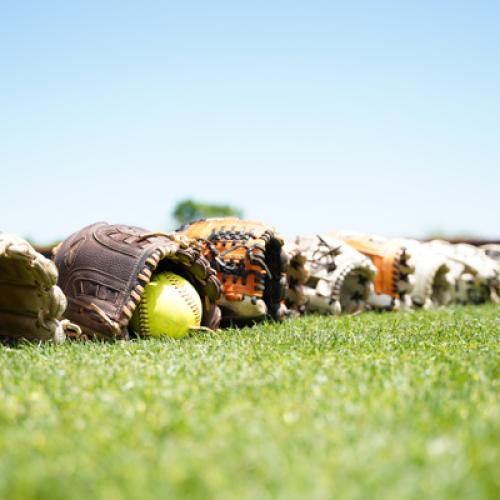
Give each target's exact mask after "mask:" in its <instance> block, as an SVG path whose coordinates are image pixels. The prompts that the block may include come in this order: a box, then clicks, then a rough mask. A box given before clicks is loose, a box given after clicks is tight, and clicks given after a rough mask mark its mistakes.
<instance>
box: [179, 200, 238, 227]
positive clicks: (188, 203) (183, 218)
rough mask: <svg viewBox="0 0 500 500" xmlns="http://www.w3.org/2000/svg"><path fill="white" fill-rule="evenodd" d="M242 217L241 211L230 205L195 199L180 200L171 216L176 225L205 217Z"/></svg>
mask: <svg viewBox="0 0 500 500" xmlns="http://www.w3.org/2000/svg"><path fill="white" fill-rule="evenodd" d="M228 216H235V217H242V216H243V212H242V211H241V210H240V209H239V208H235V207H232V206H231V205H215V204H211V203H201V202H198V201H195V200H182V201H180V202H179V203H177V205H176V206H175V207H174V210H173V212H172V217H173V218H174V219H175V221H176V223H177V224H178V225H182V224H186V223H187V222H191V221H193V220H197V219H205V218H207V217H228Z"/></svg>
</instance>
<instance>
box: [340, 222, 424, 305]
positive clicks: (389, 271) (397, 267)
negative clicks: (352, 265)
mask: <svg viewBox="0 0 500 500" xmlns="http://www.w3.org/2000/svg"><path fill="white" fill-rule="evenodd" d="M331 236H333V237H334V238H338V239H340V240H342V241H344V242H346V243H348V244H349V245H351V246H352V247H353V248H355V249H356V250H358V251H359V252H361V253H362V254H363V255H365V256H367V257H369V258H370V259H371V261H372V263H373V264H374V265H375V267H376V268H377V274H376V275H375V279H374V289H375V292H374V293H373V294H372V295H371V296H370V298H369V299H368V304H369V305H370V306H371V307H373V308H376V309H398V308H399V307H401V306H408V305H410V303H411V299H410V293H411V291H412V289H413V277H412V274H413V271H414V269H413V267H412V266H411V264H410V262H409V260H410V257H411V255H410V253H409V252H408V250H407V248H406V247H405V246H403V245H400V244H399V243H397V242H394V241H391V240H388V239H385V238H382V237H380V236H374V235H369V234H362V233H348V232H343V231H336V232H333V233H331Z"/></svg>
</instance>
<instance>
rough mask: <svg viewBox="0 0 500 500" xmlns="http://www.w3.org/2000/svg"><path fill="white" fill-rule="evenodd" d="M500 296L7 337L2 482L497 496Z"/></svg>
mask: <svg viewBox="0 0 500 500" xmlns="http://www.w3.org/2000/svg"><path fill="white" fill-rule="evenodd" d="M499 334H500V314H499V309H498V308H495V307H493V306H482V307H462V308H452V309H448V310H445V311H432V312H414V313H387V314H364V315H360V316H357V317H342V318H338V319H335V318H328V317H309V318H306V319H297V320H293V321H288V322H285V323H284V324H281V325H274V324H266V325H262V326H259V327H254V328H246V329H242V330H226V331H223V332H221V333H220V334H205V333H204V334H201V335H199V336H196V337H192V338H189V339H185V340H183V341H157V340H143V341H137V342H130V343H116V344H95V343H75V342H74V343H68V344H65V345H63V346H60V347H54V346H33V345H22V346H20V347H16V348H12V347H10V348H8V347H0V498H2V499H23V500H24V499H31V498H51V499H52V498H56V499H57V498H61V499H63V498H64V499H66V498H92V497H98V498H106V499H115V498H122V497H126V498H150V497H167V496H169V497H184V498H217V499H234V498H240V499H241V498H258V499H265V498H287V499H289V498H332V497H340V498H367V497H369V498H423V497H432V498H495V497H496V498H498V495H499V492H500V407H499V373H500V356H499V353H500V349H499V337H500V335H499Z"/></svg>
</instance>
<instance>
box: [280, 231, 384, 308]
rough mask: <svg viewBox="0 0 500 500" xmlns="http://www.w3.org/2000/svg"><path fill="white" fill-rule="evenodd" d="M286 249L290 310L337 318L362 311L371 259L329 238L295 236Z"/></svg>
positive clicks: (371, 270)
mask: <svg viewBox="0 0 500 500" xmlns="http://www.w3.org/2000/svg"><path fill="white" fill-rule="evenodd" d="M285 248H286V251H287V253H288V256H289V259H290V266H289V269H288V273H287V279H288V288H287V302H286V303H287V306H288V307H289V308H290V309H292V310H297V311H299V312H320V313H323V314H340V313H341V312H344V313H356V312H360V311H362V310H363V309H364V308H365V305H366V302H367V300H368V297H369V296H370V294H371V292H372V291H373V279H374V277H375V272H376V269H375V266H374V265H373V264H372V263H371V261H370V259H368V258H367V257H365V256H364V255H363V254H361V253H360V252H358V251H356V250H354V248H352V247H350V246H349V245H347V244H345V243H344V242H342V241H339V240H336V239H334V238H332V237H330V236H328V235H316V236H298V237H297V238H296V240H295V241H294V242H293V243H292V242H290V243H287V245H286V246H285Z"/></svg>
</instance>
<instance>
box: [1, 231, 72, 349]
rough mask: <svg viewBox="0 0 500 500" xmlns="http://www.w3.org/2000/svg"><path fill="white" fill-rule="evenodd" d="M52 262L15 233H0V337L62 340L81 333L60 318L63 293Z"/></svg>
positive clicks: (8, 338)
mask: <svg viewBox="0 0 500 500" xmlns="http://www.w3.org/2000/svg"><path fill="white" fill-rule="evenodd" d="M56 282H57V269H56V266H55V265H54V263H53V262H52V261H50V260H48V259H46V258H45V257H44V256H43V255H40V254H39V253H38V252H36V251H35V250H34V249H33V247H32V246H31V245H30V244H29V243H28V242H27V241H25V240H23V239H22V238H20V237H19V236H16V235H14V234H7V233H0V338H2V339H4V340H9V341H10V340H18V339H26V340H50V341H53V342H54V343H58V344H59V343H62V342H63V341H64V340H65V338H66V334H67V333H71V335H73V336H75V335H78V334H79V333H80V330H79V328H78V327H77V326H76V325H72V324H71V323H70V322H69V321H67V320H63V319H62V316H63V313H64V310H65V309H66V304H67V302H66V297H65V296H64V294H63V293H62V291H61V289H60V288H59V287H57V286H56Z"/></svg>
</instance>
